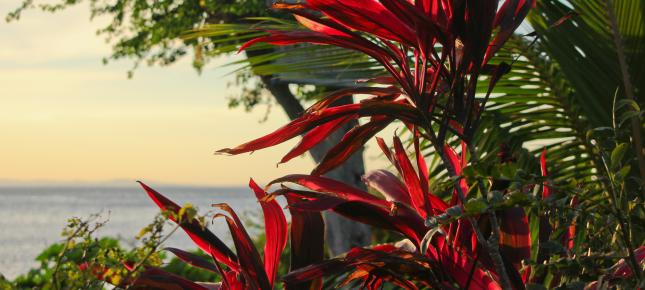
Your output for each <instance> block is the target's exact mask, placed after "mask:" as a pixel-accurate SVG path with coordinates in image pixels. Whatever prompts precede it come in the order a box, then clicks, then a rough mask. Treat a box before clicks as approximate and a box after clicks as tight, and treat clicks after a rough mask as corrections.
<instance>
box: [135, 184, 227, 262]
mask: <svg viewBox="0 0 645 290" xmlns="http://www.w3.org/2000/svg"><path fill="white" fill-rule="evenodd" d="M139 184H141V186H142V187H143V189H144V190H145V191H146V192H147V193H148V196H150V198H151V199H152V200H153V201H154V202H155V203H156V204H157V206H159V208H161V209H162V210H167V211H171V212H173V213H174V214H179V209H180V208H181V207H180V206H179V205H177V204H176V203H174V202H172V201H171V200H170V199H168V198H166V197H165V196H163V195H162V194H160V193H159V192H157V191H156V190H154V189H152V188H150V187H148V186H147V185H146V184H144V183H143V182H140V181H139ZM171 219H172V220H173V221H174V222H177V221H176V220H175V219H174V218H173V217H171ZM179 225H180V226H181V228H182V229H183V230H184V231H185V232H186V234H188V236H189V237H190V238H191V239H192V240H193V241H194V242H195V244H196V245H197V246H198V247H199V248H200V249H202V250H203V251H204V252H206V253H209V254H211V255H212V256H213V257H215V258H216V259H217V260H218V261H220V262H222V263H224V264H225V265H227V266H229V267H230V268H231V269H234V270H239V266H238V264H237V257H236V255H235V254H234V253H233V252H232V251H231V250H230V249H229V248H228V247H227V246H226V244H224V242H222V241H221V240H220V239H219V238H217V237H216V236H215V234H213V233H212V232H211V231H209V230H208V229H207V228H205V227H202V225H200V223H199V221H197V220H195V219H193V220H188V221H182V222H181V223H180V224H179Z"/></svg>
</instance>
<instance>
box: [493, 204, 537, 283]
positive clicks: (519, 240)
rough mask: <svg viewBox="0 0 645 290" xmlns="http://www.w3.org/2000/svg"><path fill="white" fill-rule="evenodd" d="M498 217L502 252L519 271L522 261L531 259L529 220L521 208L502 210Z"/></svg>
mask: <svg viewBox="0 0 645 290" xmlns="http://www.w3.org/2000/svg"><path fill="white" fill-rule="evenodd" d="M498 216H499V219H500V221H501V223H500V227H499V228H500V233H499V245H500V250H501V251H502V252H503V253H504V256H505V257H507V258H508V260H509V262H511V263H512V264H513V265H514V266H515V268H516V269H517V270H519V269H520V268H521V262H522V260H528V259H529V258H530V257H531V237H530V230H529V220H528V218H527V216H526V213H524V209H522V208H519V207H514V208H509V209H505V210H502V211H501V212H500V213H499V215H498Z"/></svg>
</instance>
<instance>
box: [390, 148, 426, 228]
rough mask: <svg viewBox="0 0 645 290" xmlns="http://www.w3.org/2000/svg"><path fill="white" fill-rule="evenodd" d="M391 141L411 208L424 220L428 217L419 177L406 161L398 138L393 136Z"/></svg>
mask: <svg viewBox="0 0 645 290" xmlns="http://www.w3.org/2000/svg"><path fill="white" fill-rule="evenodd" d="M393 140H394V141H393V142H394V153H395V156H396V161H397V163H398V164H399V167H400V169H401V171H400V173H401V176H402V177H403V180H404V181H405V186H406V187H407V189H408V192H409V193H410V200H411V201H412V206H413V207H414V209H416V210H417V212H418V213H419V215H420V216H421V217H422V218H426V217H427V216H428V213H427V212H426V207H425V199H426V198H425V196H424V192H423V190H422V189H421V183H420V181H419V177H418V175H417V173H416V171H414V167H412V163H411V162H410V159H408V155H407V154H406V152H405V149H404V148H403V144H402V143H401V140H400V139H399V137H396V136H395V137H394V139H393Z"/></svg>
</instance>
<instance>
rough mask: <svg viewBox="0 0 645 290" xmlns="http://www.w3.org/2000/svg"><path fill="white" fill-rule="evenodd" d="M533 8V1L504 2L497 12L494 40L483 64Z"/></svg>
mask: <svg viewBox="0 0 645 290" xmlns="http://www.w3.org/2000/svg"><path fill="white" fill-rule="evenodd" d="M534 6H535V0H506V1H505V2H504V4H502V7H501V8H500V9H499V10H498V11H497V15H496V16H495V21H494V22H493V27H499V31H498V32H497V34H496V35H495V38H494V39H493V41H491V43H490V44H489V45H488V50H487V51H486V56H485V58H484V62H483V63H484V64H485V63H486V62H488V60H489V59H490V58H491V57H493V55H494V54H495V52H497V51H498V50H499V49H500V48H501V47H502V45H503V44H504V43H505V42H506V40H508V38H509V37H511V35H512V34H513V32H514V31H515V29H517V27H519V26H520V24H521V23H522V21H524V18H525V17H526V15H527V14H528V13H529V10H531V8H532V7H534Z"/></svg>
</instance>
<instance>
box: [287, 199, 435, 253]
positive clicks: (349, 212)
mask: <svg viewBox="0 0 645 290" xmlns="http://www.w3.org/2000/svg"><path fill="white" fill-rule="evenodd" d="M281 193H282V194H286V195H287V196H290V195H291V196H300V197H306V199H301V200H299V201H297V202H293V203H290V204H289V207H290V208H294V209H300V210H308V211H324V210H333V211H334V212H336V213H338V214H340V215H342V216H345V217H347V218H349V219H352V220H355V221H358V222H361V223H365V224H368V225H371V226H375V227H380V228H383V229H387V230H392V231H397V232H399V233H401V234H403V235H405V236H406V237H408V238H409V239H410V240H412V241H413V242H414V243H415V245H418V244H419V240H420V238H421V236H423V234H425V232H426V228H425V225H424V224H423V219H422V218H421V217H420V216H419V215H418V214H417V213H416V212H414V211H413V210H412V209H411V208H409V207H408V206H406V205H403V204H400V205H398V207H395V208H391V206H390V205H389V203H388V202H386V201H384V200H375V201H365V200H350V199H347V198H345V197H343V196H339V195H335V194H333V193H317V192H308V191H282V192H281Z"/></svg>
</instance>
